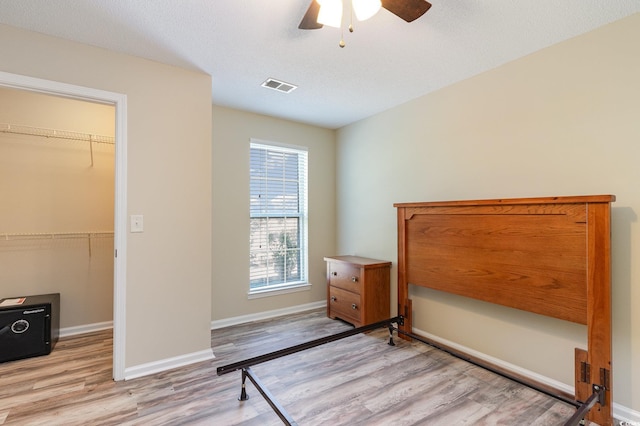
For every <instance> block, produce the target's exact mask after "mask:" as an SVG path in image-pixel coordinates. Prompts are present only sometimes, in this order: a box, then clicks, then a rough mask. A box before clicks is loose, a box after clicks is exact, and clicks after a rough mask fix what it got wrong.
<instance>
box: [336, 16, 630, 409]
mask: <svg viewBox="0 0 640 426" xmlns="http://www.w3.org/2000/svg"><path fill="white" fill-rule="evenodd" d="M637 40H640V15H635V16H632V17H630V18H627V19H624V20H622V21H619V22H617V23H613V24H611V25H608V26H605V27H603V28H601V29H598V30H596V31H593V32H591V33H588V34H586V35H583V36H580V37H577V38H575V39H572V40H569V41H566V42H564V43H560V44H558V45H555V46H553V47H550V48H548V49H545V50H542V51H540V52H537V53H535V54H532V55H530V56H527V57H525V58H522V59H520V60H517V61H514V62H512V63H508V64H506V65H504V66H501V67H499V68H496V69H494V70H491V71H489V72H486V73H484V74H482V75H479V76H477V77H474V78H471V79H469V80H466V81H463V82H461V83H458V84H455V85H453V86H450V87H448V88H445V89H443V90H440V91H438V92H436V93H433V94H430V95H427V96H423V97H420V98H418V99H415V100H414V101H411V102H408V103H406V104H404V105H401V106H399V107H397V108H394V109H392V110H389V111H386V112H384V113H381V114H379V115H376V116H374V117H371V118H369V119H366V120H363V121H361V122H358V123H355V124H353V125H350V126H347V127H345V128H343V129H341V130H339V131H338V145H337V182H338V193H337V211H338V234H337V235H338V249H339V251H340V252H343V253H353V254H357V255H365V256H371V257H376V258H381V259H388V260H394V261H395V260H396V257H397V246H396V244H397V243H396V222H395V220H396V217H395V214H396V212H395V210H394V208H393V203H394V202H411V201H435V200H455V199H481V198H500V197H532V196H554V195H581V194H607V193H612V194H615V195H616V196H617V202H616V203H614V204H613V210H612V215H613V231H612V234H613V236H612V238H613V286H614V290H613V303H614V304H613V309H614V312H613V327H614V336H613V337H614V386H615V387H614V399H615V401H616V402H617V403H618V404H622V405H623V406H625V407H628V408H631V409H633V410H636V411H640V269H639V268H638V265H639V263H638V261H637V259H638V250H640V227H639V226H638V217H637V216H638V212H639V211H640V191H639V185H640V167H639V166H638V159H640V139H639V137H640V102H639V101H638V100H639V99H640V79H639V78H638V76H640V44H639V43H637V42H636V41H637ZM392 276H394V278H393V281H394V282H393V286H392V288H393V290H392V296H393V303H392V306H395V300H396V298H395V291H396V287H397V282H396V279H395V265H394V272H393V273H392ZM412 298H413V300H414V308H415V310H416V311H417V312H416V319H415V323H414V326H415V327H416V328H418V329H419V330H422V331H425V332H428V333H432V334H434V335H437V336H440V337H441V338H445V339H449V340H451V341H454V342H457V343H459V344H462V345H465V346H467V347H470V348H472V349H474V350H477V351H480V352H482V353H485V354H488V355H491V356H494V357H497V358H499V359H502V360H504V361H506V362H510V363H513V364H516V365H518V366H520V367H522V368H526V369H529V370H532V371H534V372H537V373H539V374H542V375H544V376H547V377H550V378H552V379H555V380H558V381H561V382H564V383H566V384H568V385H570V386H573V347H574V346H583V345H584V341H585V337H584V332H585V329H584V327H582V326H578V325H574V324H571V323H566V322H562V321H556V320H549V319H545V318H541V317H538V316H536V315H533V314H527V313H524V312H519V311H515V310H511V309H508V308H502V307H498V306H495V305H489V304H485V303H481V302H475V301H471V300H467V299H463V298H460V297H455V296H451V295H445V294H439V293H437V292H435V291H427V290H421V289H419V290H414V291H413V295H412Z"/></svg>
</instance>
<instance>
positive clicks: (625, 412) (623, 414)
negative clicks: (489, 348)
mask: <svg viewBox="0 0 640 426" xmlns="http://www.w3.org/2000/svg"><path fill="white" fill-rule="evenodd" d="M413 332H414V333H415V334H417V335H418V336H422V337H426V338H428V339H431V340H433V341H434V342H437V343H441V344H442V345H445V346H449V347H450V348H452V349H456V350H458V351H461V352H463V353H466V354H468V355H471V356H473V357H476V358H478V359H481V360H482V361H486V362H489V363H491V364H494V365H496V366H498V367H501V368H504V369H506V370H509V371H511V372H514V373H517V374H520V375H522V376H524V377H527V378H529V379H532V380H535V381H536V382H538V383H543V384H545V385H549V386H553V387H554V388H556V389H558V390H561V391H563V392H567V393H569V394H572V395H573V394H574V393H575V388H574V387H573V386H569V385H567V384H566V383H562V382H559V381H557V380H554V379H551V378H549V377H546V376H543V375H541V374H538V373H535V372H533V371H530V370H527V369H525V368H521V367H518V366H517V365H514V364H511V363H508V362H506V361H503V360H501V359H498V358H494V357H492V356H489V355H486V354H483V353H481V352H478V351H476V350H473V349H471V348H468V347H466V346H463V345H460V344H458V343H455V342H451V341H449V340H447V339H443V338H441V337H438V336H434V335H433V334H431V333H427V332H426V331H422V330H420V329H417V328H415V327H414V328H413ZM613 417H614V418H615V419H616V420H620V421H625V422H627V425H626V426H640V412H638V411H634V410H632V409H630V408H627V407H625V406H624V405H620V404H617V403H615V402H614V403H613Z"/></svg>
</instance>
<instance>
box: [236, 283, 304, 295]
mask: <svg viewBox="0 0 640 426" xmlns="http://www.w3.org/2000/svg"><path fill="white" fill-rule="evenodd" d="M309 290H311V284H309V283H299V284H290V285H287V286H282V287H273V288H265V289H256V290H249V293H248V294H247V298H248V299H259V298H262V297H271V296H279V295H281V294H288V293H297V292H299V291H309Z"/></svg>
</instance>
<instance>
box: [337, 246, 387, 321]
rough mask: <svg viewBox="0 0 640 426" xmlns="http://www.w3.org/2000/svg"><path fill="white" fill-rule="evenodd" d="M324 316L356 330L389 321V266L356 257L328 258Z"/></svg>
mask: <svg viewBox="0 0 640 426" xmlns="http://www.w3.org/2000/svg"><path fill="white" fill-rule="evenodd" d="M324 260H325V261H326V262H327V316H328V317H329V318H332V319H335V318H340V319H342V320H344V321H347V322H349V323H351V324H353V325H354V326H356V327H360V326H363V325H367V324H371V323H374V322H377V321H382V320H385V319H388V318H389V310H390V303H391V300H390V294H389V292H390V290H389V280H390V276H391V262H387V261H384V260H376V259H368V258H366V257H358V256H330V257H325V258H324Z"/></svg>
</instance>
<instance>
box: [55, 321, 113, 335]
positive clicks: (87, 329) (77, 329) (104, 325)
mask: <svg viewBox="0 0 640 426" xmlns="http://www.w3.org/2000/svg"><path fill="white" fill-rule="evenodd" d="M111 328H113V321H105V322H96V323H93V324H84V325H77V326H74V327H65V328H61V329H60V337H68V336H75V335H76V334H85V333H93V332H94V331H100V330H108V329H111Z"/></svg>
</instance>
